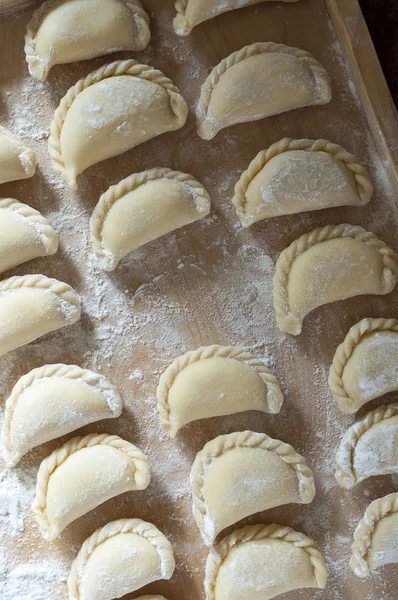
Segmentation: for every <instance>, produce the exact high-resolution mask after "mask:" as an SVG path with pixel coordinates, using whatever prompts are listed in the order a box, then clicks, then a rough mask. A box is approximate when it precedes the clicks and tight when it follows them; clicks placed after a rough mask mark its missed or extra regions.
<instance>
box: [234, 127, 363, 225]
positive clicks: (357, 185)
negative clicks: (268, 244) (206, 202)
mask: <svg viewBox="0 0 398 600" xmlns="http://www.w3.org/2000/svg"><path fill="white" fill-rule="evenodd" d="M372 193H373V186H372V183H371V181H370V179H369V175H368V172H367V170H366V169H365V167H363V166H362V165H361V164H360V162H359V161H358V159H357V158H356V157H355V156H354V155H353V154H349V153H348V152H347V151H346V150H344V148H342V147H341V146H338V145H337V144H333V143H332V142H329V141H328V140H293V139H290V138H284V139H283V140H281V141H280V142H277V143H276V144H273V145H272V146H270V147H269V148H268V149H267V150H262V151H261V152H259V154H257V156H256V157H255V158H254V159H253V160H252V162H251V163H250V165H249V167H248V168H247V170H246V171H244V173H242V175H241V177H240V179H239V181H238V183H237V184H236V186H235V196H234V198H233V203H234V205H235V208H236V212H237V215H238V217H239V219H240V220H241V222H242V225H243V226H244V227H250V225H253V223H256V222H257V221H261V220H262V219H269V218H271V217H278V216H280V215H289V214H294V213H300V212H304V211H310V210H320V209H322V208H329V207H333V206H364V205H365V204H367V203H368V202H369V200H370V199H371V197H372Z"/></svg>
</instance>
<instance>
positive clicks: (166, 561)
mask: <svg viewBox="0 0 398 600" xmlns="http://www.w3.org/2000/svg"><path fill="white" fill-rule="evenodd" d="M121 533H134V534H136V535H139V536H140V537H143V538H145V539H146V540H148V542H150V543H151V544H152V546H153V547H154V548H155V549H156V551H157V553H158V555H159V560H160V564H161V572H162V576H163V577H162V578H163V579H170V577H171V576H172V574H173V572H174V568H175V562H174V554H173V549H172V546H171V544H170V542H169V541H168V540H167V538H166V537H165V536H164V534H163V533H162V532H161V531H159V529H158V528H157V527H155V525H152V523H147V522H145V521H142V520H141V519H119V520H118V521H112V522H111V523H108V524H107V525H105V526H104V527H102V528H100V529H97V531H95V532H94V533H93V534H92V535H91V536H90V537H89V538H87V539H86V541H85V542H83V545H82V547H81V548H80V551H79V554H78V555H77V557H76V559H75V560H74V561H73V564H72V568H71V572H70V575H69V577H68V590H69V594H70V600H80V599H81V596H80V590H79V588H80V583H81V580H82V575H83V572H84V568H85V567H86V565H87V563H88V561H89V559H90V557H91V555H92V554H93V552H94V550H95V549H96V548H98V546H100V545H101V544H103V543H104V542H106V541H107V540H109V539H110V538H113V537H115V536H117V535H119V534H121Z"/></svg>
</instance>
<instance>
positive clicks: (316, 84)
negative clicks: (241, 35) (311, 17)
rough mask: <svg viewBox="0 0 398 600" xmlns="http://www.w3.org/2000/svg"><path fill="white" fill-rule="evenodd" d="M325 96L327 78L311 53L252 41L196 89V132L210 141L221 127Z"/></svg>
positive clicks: (324, 100)
mask: <svg viewBox="0 0 398 600" xmlns="http://www.w3.org/2000/svg"><path fill="white" fill-rule="evenodd" d="M331 98H332V90H331V85H330V77H329V75H328V73H327V71H326V70H325V69H324V68H323V66H322V65H321V64H320V63H319V62H318V61H317V60H316V59H315V58H314V57H313V56H312V54H310V53H309V52H305V51H304V50H300V49H299V48H291V47H290V46H285V45H284V44H274V43H273V42H258V43H256V44H253V45H251V46H246V47H245V48H242V50H239V51H238V52H233V53H232V54H231V55H230V56H228V57H227V58H225V59H224V60H222V61H221V62H220V64H219V65H217V66H216V67H214V69H213V70H212V72H211V73H210V75H209V76H208V78H207V79H206V81H205V83H204V84H203V85H202V89H201V93H200V98H199V102H198V105H197V107H196V121H197V126H198V134H199V135H200V137H201V138H203V139H204V140H211V139H212V138H214V137H215V136H216V135H217V133H218V132H219V131H221V129H224V128H225V127H230V126H231V125H235V124H237V123H244V122H247V121H257V120H258V119H263V118H264V117H270V116H272V115H275V114H278V113H282V112H285V111H288V110H293V109H295V108H300V107H304V106H311V105H314V104H328V103H329V102H330V100H331Z"/></svg>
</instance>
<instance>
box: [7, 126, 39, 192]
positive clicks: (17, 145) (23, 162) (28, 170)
mask: <svg viewBox="0 0 398 600" xmlns="http://www.w3.org/2000/svg"><path fill="white" fill-rule="evenodd" d="M35 172H36V154H35V153H34V152H33V150H31V149H30V148H29V147H28V146H26V144H24V143H23V142H21V140H20V139H19V138H18V137H17V136H16V135H14V134H12V133H10V132H9V131H7V129H5V128H4V127H1V126H0V184H1V183H7V181H16V180H18V179H29V177H33V175H34V174H35Z"/></svg>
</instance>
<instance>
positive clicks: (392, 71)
mask: <svg viewBox="0 0 398 600" xmlns="http://www.w3.org/2000/svg"><path fill="white" fill-rule="evenodd" d="M359 3H360V5H361V7H362V10H363V14H364V15H365V19H366V21H367V23H368V27H369V30H370V33H371V36H372V38H373V43H374V45H375V48H376V51H377V54H378V55H379V59H380V62H381V64H382V67H383V69H384V73H385V75H386V79H387V81H388V84H389V86H390V90H391V93H392V95H393V98H394V100H395V104H396V106H397V107H398V0H359Z"/></svg>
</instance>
